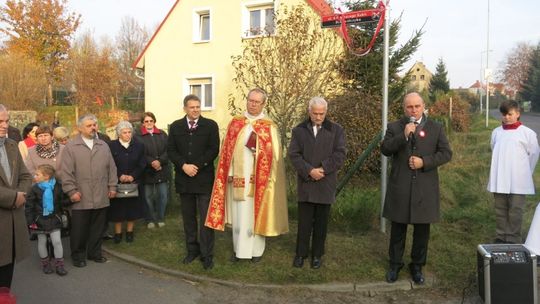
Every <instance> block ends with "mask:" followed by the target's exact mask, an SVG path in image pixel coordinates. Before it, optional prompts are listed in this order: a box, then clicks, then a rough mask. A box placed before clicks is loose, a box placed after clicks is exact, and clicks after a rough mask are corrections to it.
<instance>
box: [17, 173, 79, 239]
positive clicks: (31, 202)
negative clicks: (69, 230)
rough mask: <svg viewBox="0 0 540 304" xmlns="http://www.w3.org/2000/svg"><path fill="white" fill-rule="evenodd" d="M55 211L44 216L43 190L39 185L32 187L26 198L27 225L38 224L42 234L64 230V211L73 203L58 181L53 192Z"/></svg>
mask: <svg viewBox="0 0 540 304" xmlns="http://www.w3.org/2000/svg"><path fill="white" fill-rule="evenodd" d="M53 200H54V201H53V204H54V211H53V213H52V214H49V215H46V216H45V215H43V190H42V189H41V188H39V186H38V185H37V184H35V185H33V186H32V189H31V190H30V191H29V192H28V195H27V197H26V207H25V211H26V223H27V224H28V225H31V224H34V223H35V224H36V225H37V229H36V230H38V231H40V232H50V231H52V230H54V229H61V228H62V220H61V218H60V216H61V214H62V211H63V210H64V209H65V208H66V207H67V206H69V205H71V202H70V200H69V197H68V196H67V195H66V194H65V193H64V192H63V191H62V186H61V185H60V183H58V181H57V182H56V184H55V185H54V190H53Z"/></svg>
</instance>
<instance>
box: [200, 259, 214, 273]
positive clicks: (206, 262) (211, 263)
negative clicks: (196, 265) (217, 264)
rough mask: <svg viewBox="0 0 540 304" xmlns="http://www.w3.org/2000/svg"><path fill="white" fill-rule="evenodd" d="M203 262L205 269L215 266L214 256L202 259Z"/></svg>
mask: <svg viewBox="0 0 540 304" xmlns="http://www.w3.org/2000/svg"><path fill="white" fill-rule="evenodd" d="M202 264H203V268H204V270H209V269H212V268H214V259H213V258H212V257H206V258H203V259H202Z"/></svg>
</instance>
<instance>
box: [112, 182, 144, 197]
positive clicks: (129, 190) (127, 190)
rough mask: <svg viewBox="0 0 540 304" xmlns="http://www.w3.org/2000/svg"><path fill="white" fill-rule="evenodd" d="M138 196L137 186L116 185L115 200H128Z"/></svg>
mask: <svg viewBox="0 0 540 304" xmlns="http://www.w3.org/2000/svg"><path fill="white" fill-rule="evenodd" d="M138 196H139V185H138V184H134V183H133V184H122V183H120V184H118V185H116V198H128V197H138Z"/></svg>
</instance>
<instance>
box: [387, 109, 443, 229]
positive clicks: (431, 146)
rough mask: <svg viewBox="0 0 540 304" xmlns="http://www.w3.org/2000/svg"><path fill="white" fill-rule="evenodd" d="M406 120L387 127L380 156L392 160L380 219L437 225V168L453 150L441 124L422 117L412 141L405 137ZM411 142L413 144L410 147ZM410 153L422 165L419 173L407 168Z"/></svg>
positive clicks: (438, 211) (407, 120) (438, 214)
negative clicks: (382, 217) (420, 161)
mask: <svg viewBox="0 0 540 304" xmlns="http://www.w3.org/2000/svg"><path fill="white" fill-rule="evenodd" d="M407 123H409V118H407V117H403V118H402V119H400V120H398V121H395V122H392V123H390V124H388V129H387V131H386V134H385V136H384V139H383V142H382V145H381V152H382V153H383V154H384V155H386V156H388V157H391V162H392V170H391V172H390V177H389V181H388V188H387V191H386V199H385V203H384V210H383V216H384V217H386V218H387V219H389V220H391V221H393V222H397V223H402V224H409V223H410V224H426V223H432V222H437V221H439V218H440V207H439V174H438V170H437V168H438V167H439V166H441V165H443V164H445V163H447V162H449V161H450V159H451V158H452V150H451V149H450V144H449V143H448V139H447V138H446V135H445V133H444V128H443V127H442V125H441V124H439V123H437V122H434V121H432V120H430V119H428V118H427V117H426V116H424V117H423V121H422V122H421V124H420V125H419V126H418V127H417V128H416V132H415V134H414V140H413V139H411V140H407V137H406V136H405V134H404V130H405V125H406V124H407ZM413 142H414V143H415V145H414V147H413V145H412V144H413ZM411 153H412V154H414V155H415V156H419V157H421V158H422V159H423V161H424V167H423V168H422V169H419V170H411V169H410V168H409V157H410V156H411Z"/></svg>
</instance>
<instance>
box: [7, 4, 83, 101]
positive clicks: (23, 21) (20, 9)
mask: <svg viewBox="0 0 540 304" xmlns="http://www.w3.org/2000/svg"><path fill="white" fill-rule="evenodd" d="M80 18H81V17H80V15H78V14H75V13H70V12H67V0H7V1H6V2H5V4H4V5H3V6H1V7H0V21H1V22H3V23H4V24H5V27H2V28H0V32H2V33H4V34H5V35H7V41H6V42H5V47H6V48H7V49H8V50H9V51H11V52H16V53H21V54H25V55H26V56H28V57H29V58H32V59H33V60H35V61H36V62H38V63H39V64H40V65H42V66H43V67H44V73H45V77H46V79H47V85H48V94H47V103H48V104H49V105H51V104H52V86H53V84H54V83H55V82H56V81H58V80H59V79H60V78H61V75H62V73H63V71H64V63H65V61H66V59H67V55H68V51H69V48H70V43H71V40H72V38H73V35H74V33H75V31H76V30H77V28H78V27H79V24H80Z"/></svg>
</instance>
